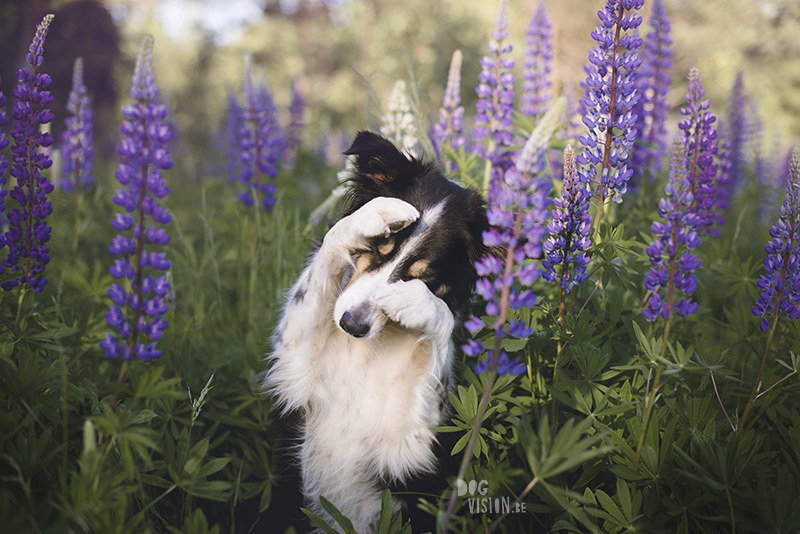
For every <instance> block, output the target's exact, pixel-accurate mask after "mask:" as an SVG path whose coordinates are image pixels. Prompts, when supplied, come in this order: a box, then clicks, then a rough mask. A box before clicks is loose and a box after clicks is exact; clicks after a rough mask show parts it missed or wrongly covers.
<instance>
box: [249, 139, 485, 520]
mask: <svg viewBox="0 0 800 534" xmlns="http://www.w3.org/2000/svg"><path fill="white" fill-rule="evenodd" d="M345 154H346V155H348V156H350V157H351V161H352V163H353V169H352V176H351V178H350V187H349V193H348V202H347V207H346V209H345V212H344V214H343V216H342V218H341V219H340V220H339V221H338V222H337V223H336V224H335V225H334V226H333V227H332V228H331V229H330V231H328V233H327V234H326V235H325V237H324V239H323V241H322V243H321V244H320V245H319V246H318V248H317V249H316V251H315V252H314V253H313V254H312V255H311V257H310V259H309V261H308V264H307V266H306V268H305V269H304V270H303V271H302V273H301V274H300V276H299V278H298V280H297V282H296V283H295V284H294V286H293V287H292V288H291V290H290V291H289V293H288V295H287V299H286V304H285V308H284V312H283V318H282V320H281V321H280V323H279V325H278V327H277V329H276V331H275V334H274V337H273V340H272V352H271V354H270V356H269V357H268V362H269V365H268V368H267V371H265V373H264V374H263V375H262V385H263V387H264V389H265V390H267V391H269V392H271V394H272V395H273V397H274V399H275V405H276V407H277V409H278V410H279V412H280V414H281V415H282V416H289V415H290V414H291V415H292V416H293V417H294V418H295V419H296V420H298V421H299V423H298V428H297V430H298V432H299V438H300V439H299V445H297V447H296V449H295V454H296V458H297V460H298V463H299V469H300V474H301V479H302V481H301V486H302V488H301V490H302V493H303V497H304V500H305V504H306V507H307V508H309V509H310V510H311V511H312V512H314V513H315V514H317V515H319V516H321V517H322V518H323V519H325V520H326V521H328V522H329V523H332V524H335V523H333V519H332V517H331V516H330V515H329V514H327V513H326V512H325V511H324V510H323V509H322V507H321V506H320V501H319V497H320V496H324V497H325V498H326V499H328V500H329V501H330V502H331V503H332V504H333V505H334V506H336V508H338V510H339V511H340V512H342V513H343V514H344V515H345V516H346V517H349V518H350V520H351V521H352V522H353V526H354V528H355V530H356V531H357V532H359V533H365V534H367V533H369V532H370V527H369V526H370V524H373V525H374V524H376V523H377V520H378V517H379V512H380V508H381V495H382V493H383V491H384V490H385V489H386V488H387V487H390V486H392V487H397V486H400V487H403V486H405V485H407V484H409V483H410V482H411V481H412V480H414V479H415V478H420V477H425V476H430V475H431V473H433V472H435V470H436V468H437V461H436V456H435V453H434V449H435V446H436V444H437V436H436V434H435V432H434V431H433V430H432V428H433V427H436V426H438V425H441V424H442V422H443V418H444V417H445V412H446V406H447V405H446V398H447V397H446V394H447V391H448V388H449V387H450V384H452V382H453V380H454V363H455V358H454V345H453V341H452V336H453V330H454V327H455V325H456V322H457V320H458V319H459V318H460V317H461V316H462V315H463V313H464V312H465V311H466V308H467V306H468V304H469V299H470V293H471V291H472V289H473V288H474V285H475V282H476V280H477V273H476V271H475V267H474V264H475V262H476V261H478V260H479V259H480V258H481V257H482V256H483V255H484V254H485V252H486V251H485V247H484V245H483V241H482V233H483V232H484V231H485V230H487V229H488V228H489V224H488V221H487V218H486V209H485V205H484V201H483V198H482V196H481V195H480V194H479V193H477V192H475V191H473V190H470V189H465V188H462V187H461V186H459V185H458V184H456V183H454V182H452V181H450V180H449V179H447V178H446V177H445V176H444V175H443V174H442V172H441V171H440V170H439V168H438V166H437V165H436V164H435V163H431V162H428V163H426V162H422V161H420V160H417V159H415V158H412V157H408V156H406V155H404V154H403V153H401V152H400V151H399V150H398V149H397V148H396V147H395V146H394V144H392V143H391V142H390V141H389V140H387V139H385V138H383V137H381V136H379V135H376V134H373V133H370V132H359V133H358V135H357V136H356V138H355V140H354V142H353V144H352V146H351V147H350V148H349V149H348V150H347V151H346V152H345ZM404 504H405V503H403V502H402V501H401V500H400V499H398V498H396V497H395V500H394V502H393V509H394V511H397V510H398V509H399V508H401V507H403V506H404Z"/></svg>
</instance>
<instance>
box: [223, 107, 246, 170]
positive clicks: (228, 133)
mask: <svg viewBox="0 0 800 534" xmlns="http://www.w3.org/2000/svg"><path fill="white" fill-rule="evenodd" d="M243 128H245V119H244V109H243V108H242V105H241V104H239V100H238V99H237V98H236V95H235V94H234V92H233V91H228V111H227V114H226V116H225V132H224V133H223V144H224V146H225V163H226V164H225V173H226V174H227V177H228V181H229V182H230V183H232V184H235V183H236V182H237V181H238V180H239V179H240V178H241V176H242V158H240V157H239V156H240V154H241V150H240V148H239V138H240V136H241V132H242V129H243Z"/></svg>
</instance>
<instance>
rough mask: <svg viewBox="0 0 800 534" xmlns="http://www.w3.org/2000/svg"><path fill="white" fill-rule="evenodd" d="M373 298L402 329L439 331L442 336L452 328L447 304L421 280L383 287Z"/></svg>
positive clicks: (384, 312) (395, 283)
mask: <svg viewBox="0 0 800 534" xmlns="http://www.w3.org/2000/svg"><path fill="white" fill-rule="evenodd" d="M374 298H375V304H376V305H377V306H378V308H380V310H381V311H382V312H383V314H384V315H386V317H387V318H389V319H390V320H392V321H394V322H396V323H399V324H401V325H402V326H405V327H406V328H410V329H412V330H419V331H422V332H428V333H434V332H440V331H441V332H442V333H443V334H445V335H449V334H450V331H452V329H453V315H452V313H450V310H449V309H448V308H447V305H446V304H445V303H444V302H443V301H442V300H441V299H439V298H437V297H436V296H434V294H433V293H431V291H430V290H429V289H428V286H426V285H425V283H424V282H423V281H422V280H409V281H408V282H403V281H400V282H394V283H392V284H389V285H386V286H383V287H382V288H381V289H380V290H379V291H378V293H377V294H376V295H375V297H374ZM445 331H446V332H445Z"/></svg>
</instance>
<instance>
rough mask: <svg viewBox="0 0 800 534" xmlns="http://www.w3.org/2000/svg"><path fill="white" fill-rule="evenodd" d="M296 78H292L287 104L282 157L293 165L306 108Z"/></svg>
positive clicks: (299, 142)
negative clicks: (290, 97) (288, 102)
mask: <svg viewBox="0 0 800 534" xmlns="http://www.w3.org/2000/svg"><path fill="white" fill-rule="evenodd" d="M297 85H298V81H297V78H295V79H293V80H292V87H291V92H292V101H291V103H290V104H289V124H288V126H287V127H286V139H285V146H284V154H283V159H284V161H285V162H286V163H287V165H294V159H295V157H296V156H297V149H298V148H300V145H301V144H302V140H303V139H302V138H303V127H304V126H305V123H304V122H303V114H304V113H305V110H306V101H305V99H304V98H303V95H302V94H301V93H300V89H299V88H298V87H297Z"/></svg>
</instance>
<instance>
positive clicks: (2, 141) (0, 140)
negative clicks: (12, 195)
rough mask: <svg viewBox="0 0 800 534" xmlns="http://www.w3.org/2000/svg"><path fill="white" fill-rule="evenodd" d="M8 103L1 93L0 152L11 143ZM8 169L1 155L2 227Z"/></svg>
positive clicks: (2, 239)
mask: <svg viewBox="0 0 800 534" xmlns="http://www.w3.org/2000/svg"><path fill="white" fill-rule="evenodd" d="M7 103H8V101H7V100H6V96H5V95H4V94H3V91H0V150H4V149H5V148H6V147H7V146H8V143H9V140H8V139H6V133H5V132H4V131H3V128H5V127H6V126H8V123H9V118H8V117H7V116H6V112H5V111H4V108H5V107H6V104H7ZM6 169H8V161H6V158H5V156H3V154H0V225H1V224H2V217H3V216H4V215H5V212H6V195H7V194H8V191H6ZM5 245H6V236H5V234H3V233H0V248H3V247H4V246H5ZM2 272H4V269H3V264H2V263H0V273H2Z"/></svg>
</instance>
